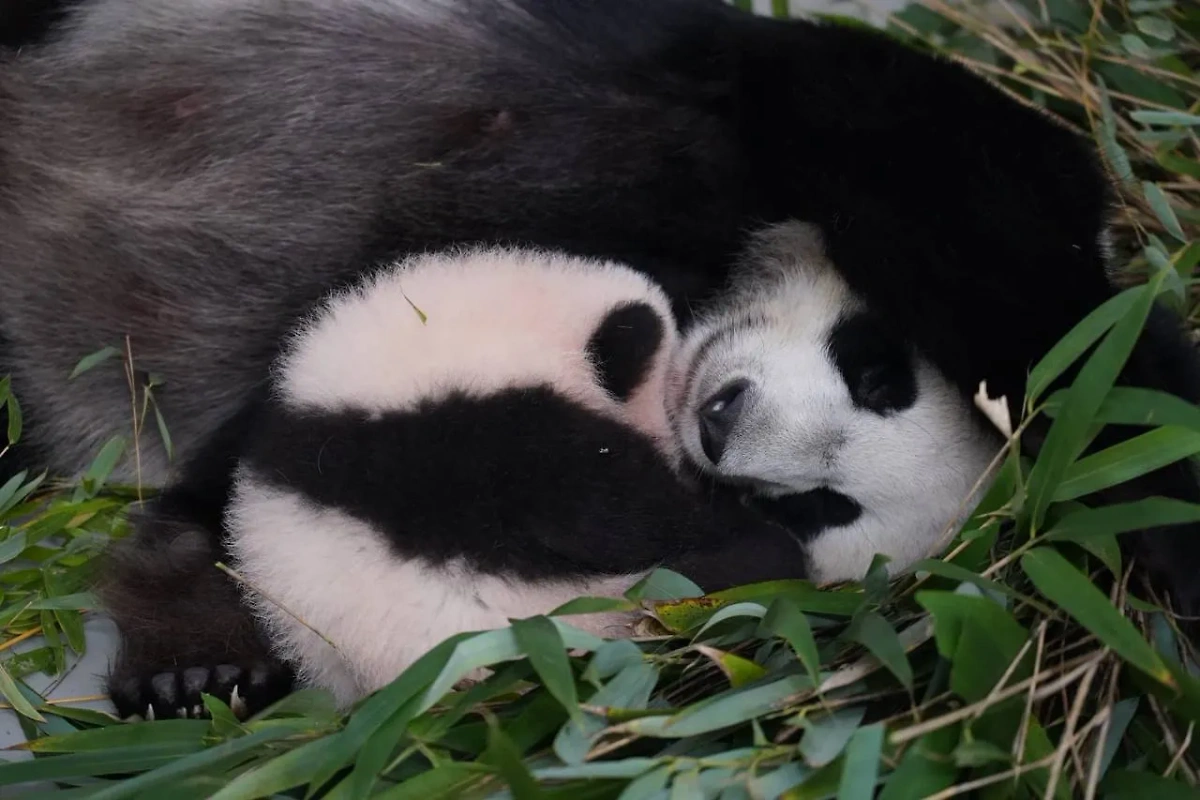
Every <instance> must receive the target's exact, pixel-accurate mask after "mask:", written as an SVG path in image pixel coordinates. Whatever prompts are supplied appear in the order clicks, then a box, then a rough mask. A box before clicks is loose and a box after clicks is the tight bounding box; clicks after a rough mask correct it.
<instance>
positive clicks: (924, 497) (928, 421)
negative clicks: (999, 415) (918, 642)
mask: <svg viewBox="0 0 1200 800" xmlns="http://www.w3.org/2000/svg"><path fill="white" fill-rule="evenodd" d="M669 406H670V411H671V415H672V422H673V425H674V429H675V432H676V435H677V438H678V442H679V445H680V447H681V449H682V451H683V453H684V462H685V464H688V465H690V466H692V467H694V468H695V469H698V470H699V471H700V472H702V473H705V474H707V475H709V476H711V477H712V478H714V479H715V480H716V481H717V482H718V483H720V484H727V485H734V486H741V487H744V488H745V489H746V490H748V494H749V495H751V496H754V497H756V498H758V499H759V502H760V503H761V504H762V505H763V506H764V508H773V509H774V511H776V512H778V513H779V515H780V516H781V518H782V519H783V521H785V522H788V515H789V514H793V515H796V516H797V522H798V523H800V527H806V526H808V527H810V528H811V527H818V528H821V529H823V530H821V531H820V532H817V533H815V535H814V538H813V540H812V541H811V544H810V550H811V552H810V556H811V559H812V565H813V571H814V576H813V577H814V578H816V579H818V580H821V581H835V580H848V579H858V578H861V577H862V575H863V574H864V573H865V571H866V569H867V567H868V566H869V565H870V562H871V559H872V557H873V556H874V554H876V553H882V554H884V555H887V556H888V557H889V558H891V560H892V561H891V565H890V566H891V568H892V570H893V571H899V570H901V569H903V568H904V567H906V566H908V565H909V564H911V563H912V562H913V561H916V560H918V559H920V558H923V557H925V556H927V555H929V554H930V553H931V552H933V551H935V550H936V549H937V548H938V547H939V546H940V545H941V544H942V543H943V541H944V538H943V537H944V534H945V533H947V529H948V528H949V526H950V525H951V523H954V522H956V521H957V520H958V519H959V518H960V517H961V516H962V515H963V514H964V513H967V512H969V511H970V510H971V507H972V505H973V502H969V501H974V500H977V499H978V494H976V495H974V496H971V497H969V495H970V494H971V489H972V487H973V486H974V485H975V484H976V482H977V481H978V479H979V478H980V476H981V475H982V474H983V473H984V471H985V469H986V467H987V465H988V463H989V462H990V460H991V458H992V457H993V456H994V454H995V452H996V449H997V447H998V442H997V441H996V440H995V439H994V434H993V433H992V432H991V431H989V430H987V429H985V428H984V427H983V426H982V425H981V424H980V423H979V422H978V421H977V419H976V417H975V415H974V413H973V412H972V410H971V409H970V408H969V407H968V405H967V403H966V402H965V400H964V399H963V398H962V396H961V395H960V394H959V393H958V392H957V391H956V390H955V389H954V387H952V386H951V385H950V384H949V383H947V382H946V381H945V380H944V379H943V378H942V377H941V375H940V374H939V373H938V372H937V371H936V370H934V369H933V368H932V367H931V366H930V365H929V364H928V363H927V362H925V361H924V360H923V359H921V358H920V356H919V355H918V354H916V353H915V352H914V351H913V350H912V348H911V347H909V346H908V344H907V343H906V342H905V341H904V340H903V339H902V338H901V337H898V336H896V335H895V334H894V333H893V332H891V331H889V330H888V329H887V327H886V326H885V325H884V323H883V322H882V320H881V319H880V318H878V317H877V316H875V315H873V314H871V313H870V312H869V310H868V309H866V308H865V307H863V306H862V304H861V303H860V302H858V300H857V299H856V298H855V297H854V296H853V295H852V294H851V293H850V291H849V289H848V287H847V286H846V285H845V283H844V282H843V281H842V279H841V277H840V276H839V274H838V273H837V272H836V270H834V268H833V267H832V265H831V264H830V263H829V262H828V260H827V259H826V258H825V256H824V254H823V249H822V245H821V241H820V237H819V234H818V232H817V231H816V230H815V229H814V228H812V227H810V226H808V225H802V224H799V223H789V224H787V225H781V226H777V227H774V228H771V229H769V230H768V231H766V232H765V233H763V234H760V235H759V236H758V237H757V239H756V241H755V242H754V243H753V245H752V247H751V248H750V249H749V250H748V254H747V259H746V263H745V264H744V265H742V268H741V269H740V270H739V273H738V275H737V277H736V278H735V283H734V286H733V287H732V291H731V293H730V294H729V295H727V296H726V297H724V298H722V300H721V303H720V304H719V305H718V306H717V307H716V308H715V309H714V310H713V311H712V312H710V313H709V314H708V315H707V316H702V317H701V318H700V319H699V320H698V322H697V324H696V325H695V327H694V328H693V329H692V330H691V331H689V333H688V334H687V336H686V337H685V340H684V343H683V346H682V348H681V350H680V353H679V356H678V359H677V363H676V365H675V368H674V370H673V374H672V380H671V387H670V390H669ZM830 526H832V527H830ZM799 532H801V533H812V531H799Z"/></svg>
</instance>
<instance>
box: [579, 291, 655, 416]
mask: <svg viewBox="0 0 1200 800" xmlns="http://www.w3.org/2000/svg"><path fill="white" fill-rule="evenodd" d="M665 334H666V329H665V323H664V321H663V318H662V315H660V314H659V312H657V311H655V310H654V308H653V307H652V306H650V305H649V304H647V303H624V304H622V305H619V306H616V307H614V308H612V309H610V310H609V312H608V313H607V314H606V315H605V316H604V319H603V320H601V322H600V325H599V326H598V327H597V328H596V330H595V331H593V333H592V335H591V338H590V339H588V343H587V353H588V356H589V357H590V358H591V361H592V364H593V365H594V367H595V369H596V380H597V381H598V382H599V384H600V386H601V387H603V389H604V390H605V391H606V392H608V393H609V394H610V395H612V396H613V397H614V398H616V399H617V400H619V401H621V402H625V401H627V400H629V398H630V397H632V396H633V393H634V392H635V391H636V390H637V388H638V387H639V386H641V385H642V384H643V383H644V382H645V381H646V378H647V376H648V375H649V373H650V371H651V369H652V368H653V366H654V362H655V359H656V358H657V357H658V356H659V350H660V349H661V348H662V344H663V338H664V336H665Z"/></svg>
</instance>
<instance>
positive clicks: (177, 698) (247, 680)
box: [109, 662, 294, 720]
mask: <svg viewBox="0 0 1200 800" xmlns="http://www.w3.org/2000/svg"><path fill="white" fill-rule="evenodd" d="M130 672H131V671H130V670H122V671H121V673H122V674H120V675H113V676H111V677H110V680H109V694H110V695H111V697H112V701H113V704H114V705H115V706H116V708H117V713H118V715H119V716H120V717H121V718H122V719H128V718H130V717H140V718H143V719H146V718H153V719H156V720H157V719H177V718H184V719H207V718H208V717H209V714H208V709H207V708H205V706H204V700H203V698H202V697H201V694H208V695H212V696H213V697H216V698H217V699H219V700H221V701H222V702H223V703H225V704H226V705H229V706H230V707H231V709H232V710H233V711H234V713H235V714H236V715H237V716H238V717H239V718H245V717H247V716H252V715H254V714H257V713H258V712H259V711H262V710H263V709H264V708H266V707H267V706H269V705H271V704H272V703H275V702H277V701H278V700H280V699H282V698H283V697H285V696H286V695H287V694H288V693H289V692H290V691H291V690H292V687H293V683H294V678H293V673H292V672H291V670H289V669H287V668H285V667H283V666H282V665H279V664H274V663H263V662H257V663H254V664H250V665H247V666H245V667H241V666H237V665H235V664H219V665H216V666H214V667H207V666H194V667H185V668H180V669H169V670H162V669H161V668H158V669H154V670H145V671H142V672H140V673H134V674H130ZM235 690H236V692H237V698H236V701H235V700H234V692H235ZM235 706H236V707H235Z"/></svg>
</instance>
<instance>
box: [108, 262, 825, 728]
mask: <svg viewBox="0 0 1200 800" xmlns="http://www.w3.org/2000/svg"><path fill="white" fill-rule="evenodd" d="M677 345H678V334H677V332H676V328H675V324H674V322H673V319H672V316H671V311H670V305H669V303H668V301H667V299H666V296H665V294H664V293H663V292H662V290H661V289H660V288H659V287H658V286H657V285H656V284H654V283H653V282H652V281H651V280H650V279H648V278H646V277H645V276H644V275H642V274H641V273H638V272H635V271H634V270H632V269H630V268H627V267H624V266H619V265H617V264H614V263H608V262H600V261H592V260H585V259H581V258H574V257H568V256H565V255H557V254H552V253H547V252H540V251H530V250H505V249H471V250H458V251H450V252H446V253H441V254H437V255H418V256H412V257H410V258H408V259H407V260H405V261H403V262H401V263H400V264H398V265H396V266H394V267H391V268H388V269H384V270H381V271H379V272H378V273H377V274H375V275H373V276H372V277H370V278H367V279H365V280H364V281H362V282H360V283H359V284H358V285H356V286H355V287H354V288H351V289H348V290H345V291H342V292H339V293H336V294H334V295H333V296H332V297H331V298H330V299H329V300H328V301H327V302H326V303H324V304H323V305H322V306H321V307H320V308H319V309H318V310H317V311H316V312H315V313H313V314H312V315H311V316H310V317H309V318H308V319H307V320H306V321H304V322H303V323H302V324H301V325H300V326H299V328H298V330H297V331H296V332H295V333H293V334H292V335H291V336H290V337H289V339H288V340H287V341H286V343H285V345H284V347H283V352H282V354H281V356H280V357H279V359H278V360H277V362H276V366H275V368H274V370H273V374H272V378H271V392H270V396H269V398H268V399H267V400H266V401H265V403H264V405H263V407H262V408H261V410H260V412H259V413H258V414H257V416H256V418H255V421H254V423H253V424H252V425H247V426H246V428H245V433H246V435H245V438H244V440H243V441H242V444H241V454H240V458H239V462H238V465H237V467H236V469H235V470H234V473H233V484H232V487H231V491H230V492H229V501H228V504H227V508H226V513H225V515H224V520H216V521H213V522H212V523H210V526H211V528H214V529H215V531H213V530H210V532H209V536H210V539H209V540H210V541H219V540H220V537H221V527H222V525H223V528H224V537H225V538H224V544H223V549H224V553H222V552H220V549H217V548H211V547H210V548H209V551H208V552H207V553H205V551H204V546H203V544H204V534H203V533H199V534H198V533H196V532H195V531H194V530H193V531H187V530H182V531H181V530H180V525H179V523H178V521H177V520H174V519H170V518H169V517H168V515H167V514H166V513H163V512H161V511H159V512H155V511H152V512H151V513H150V514H149V515H148V516H146V517H145V518H144V519H143V520H142V522H141V523H139V525H138V526H137V533H136V535H135V537H134V540H133V541H132V542H131V543H129V544H127V545H125V546H124V547H123V549H122V550H120V551H118V552H117V554H116V556H115V563H116V564H117V569H116V571H112V570H110V574H111V575H114V576H116V577H117V579H116V580H115V581H111V582H110V584H109V586H108V587H107V589H106V590H104V591H103V592H102V597H104V598H105V601H106V604H107V605H108V606H109V608H110V609H112V610H113V614H114V617H115V618H116V620H117V624H118V627H119V628H120V629H121V632H122V637H123V639H124V640H125V641H124V646H125V647H128V648H130V649H129V652H128V653H122V654H121V655H119V657H118V663H117V666H116V668H115V669H114V670H113V672H112V675H111V676H110V692H111V694H112V696H113V697H114V699H115V700H116V702H117V705H118V710H119V711H121V712H122V713H123V714H125V715H128V714H132V713H143V714H147V713H148V714H150V715H153V716H156V717H163V716H174V715H176V714H180V713H182V714H183V715H185V716H186V715H188V714H189V713H199V708H198V706H199V692H201V691H208V692H213V693H220V692H222V691H224V692H226V693H228V694H229V695H230V696H235V695H234V694H233V692H232V686H231V685H230V684H231V683H236V682H237V681H238V680H239V679H240V680H241V681H242V683H239V684H238V693H237V695H236V696H237V697H238V698H239V701H240V702H241V703H242V704H243V705H246V706H249V707H258V706H261V705H263V704H264V703H265V702H267V701H269V700H270V699H272V698H273V697H274V696H278V694H280V693H281V692H282V691H283V688H284V687H285V684H286V683H287V672H288V670H284V669H280V668H279V665H278V664H274V663H273V662H272V660H271V659H275V658H278V659H280V660H282V661H283V662H284V665H286V666H287V667H288V668H290V669H292V670H294V671H295V673H296V676H297V677H298V678H299V679H300V681H301V682H303V683H305V684H307V685H311V686H319V687H323V688H326V689H329V690H330V691H332V693H333V694H334V695H335V697H336V698H337V700H338V701H339V703H341V704H343V705H347V704H349V703H352V702H353V701H354V700H356V699H358V698H359V697H361V696H363V695H364V694H366V693H369V692H371V691H374V690H375V689H378V688H380V687H381V686H383V685H385V684H386V683H388V682H389V681H391V680H392V679H394V678H395V677H396V675H397V674H399V673H400V672H401V671H402V670H403V669H404V668H405V667H407V666H408V665H409V664H410V663H411V662H412V661H413V660H415V659H416V658H417V657H418V656H420V655H421V654H423V653H424V652H425V651H426V650H428V649H429V648H430V647H432V646H433V645H435V644H436V643H438V642H439V641H441V640H443V639H445V638H446V637H447V636H450V635H452V634H454V633H457V632H462V631H471V630H486V629H491V628H496V627H503V626H505V625H507V624H508V620H509V619H510V618H519V617H527V616H531V615H536V614H544V613H548V612H550V611H552V610H553V609H554V608H556V607H557V606H559V605H561V604H562V603H564V602H566V601H567V600H569V599H571V598H574V597H577V596H579V595H601V596H620V595H621V594H622V593H623V592H624V591H625V590H627V589H628V588H629V587H630V586H632V585H633V584H634V583H635V582H636V581H637V580H639V579H640V578H642V577H643V576H644V575H645V574H647V573H648V572H649V571H651V570H652V569H653V568H655V567H658V566H666V567H668V568H671V569H675V570H677V571H679V572H683V573H685V574H687V575H688V576H690V577H691V578H692V579H693V580H695V581H697V582H698V583H699V584H700V585H701V586H703V587H704V588H705V589H708V590H715V589H720V588H723V587H726V586H729V585H732V584H736V583H749V582H753V581H756V580H766V579H772V578H783V577H800V576H803V575H805V574H806V573H807V564H806V562H805V556H804V551H803V549H802V547H801V545H800V543H799V542H798V540H797V539H796V538H794V537H793V536H792V535H791V534H790V533H789V532H788V531H787V530H785V529H784V528H783V527H782V526H780V525H778V524H777V523H773V522H770V521H767V520H765V519H764V518H762V516H761V515H759V514H757V513H756V512H753V511H752V510H750V509H747V508H744V507H741V506H738V505H735V504H728V505H718V504H716V501H713V500H711V499H709V498H705V497H702V496H701V495H698V494H696V493H695V492H693V491H691V490H690V489H689V488H688V487H686V486H685V485H684V483H683V482H682V481H680V480H679V477H678V471H677V467H676V464H677V454H676V450H675V445H674V438H673V436H672V431H671V428H670V424H669V421H668V418H667V414H666V408H665V405H664V402H663V398H664V396H665V393H666V388H665V383H666V380H667V377H668V370H669V368H670V365H671V359H672V356H673V355H674V352H675V349H676V347H677ZM185 490H186V487H181V488H180V489H174V490H172V492H174V494H172V492H168V499H167V500H166V501H165V503H166V504H168V505H169V504H170V503H171V502H173V501H172V500H171V499H170V498H171V497H172V496H176V495H177V494H178V492H179V491H185ZM162 507H163V506H161V505H160V507H159V508H160V509H161V508H162ZM183 527H184V528H187V527H188V526H187V525H184V526H183ZM192 527H194V523H193V525H192ZM214 549H215V550H216V552H213V551H214ZM197 551H199V552H198V553H197ZM150 553H157V554H158V564H159V566H160V567H161V568H162V569H166V570H167V571H172V570H173V571H174V572H173V575H174V577H173V578H172V579H170V580H169V581H166V583H167V584H170V585H172V586H173V587H174V591H175V592H177V593H187V590H186V589H184V588H182V587H185V586H195V585H202V584H204V583H205V582H206V581H211V580H213V576H214V575H215V574H216V572H215V569H214V567H213V561H216V560H219V559H220V558H222V557H227V558H228V560H229V561H230V562H231V566H232V567H233V569H234V570H235V571H236V573H237V574H238V575H239V576H240V578H241V579H242V582H243V584H244V586H246V587H250V588H249V589H247V590H245V591H244V592H243V593H242V600H243V602H245V603H246V604H247V605H248V606H249V607H250V609H251V611H252V613H253V617H254V618H255V619H256V620H257V623H258V626H257V627H258V630H259V631H260V635H259V637H258V638H257V639H256V638H255V637H254V636H253V635H249V634H248V633H247V630H248V628H250V627H254V626H252V625H250V626H248V625H246V624H243V621H242V620H240V619H239V609H238V607H237V603H238V600H237V598H236V595H235V594H234V593H232V592H230V591H229V589H228V587H225V588H221V587H219V586H208V587H207V588H206V589H205V590H204V591H203V592H201V593H199V594H198V595H197V594H190V596H185V594H178V595H177V596H175V597H162V598H158V601H156V599H155V598H153V597H151V596H149V595H148V592H147V588H146V587H147V585H148V584H149V582H150V581H151V580H163V576H162V575H161V574H157V575H155V574H152V573H154V572H155V571H156V570H155V568H154V567H153V566H151V565H149V564H147V563H146V562H145V561H144V560H145V559H146V558H147V557H148V555H147V554H150ZM122 565H126V566H128V565H133V566H132V567H130V568H128V569H124V568H123V567H122ZM122 569H123V571H122ZM222 577H223V576H222ZM165 593H166V592H164V594H165ZM176 597H177V599H176ZM201 608H203V609H205V611H204V612H203V614H204V616H205V617H206V618H207V619H225V620H228V622H227V623H226V627H227V628H229V629H231V630H233V629H236V630H238V631H240V632H241V634H240V635H241V637H242V639H241V644H239V645H237V646H236V647H231V646H230V642H229V637H227V636H221V635H220V634H219V633H218V632H216V631H211V630H208V629H207V627H208V626H210V625H211V623H209V622H201V623H200V625H201V626H204V627H205V630H201V631H197V629H196V627H195V626H192V625H188V624H187V623H188V621H189V620H191V619H192V618H193V617H194V616H196V615H197V614H198V609H201ZM244 613H245V612H244V610H243V611H242V614H244ZM148 615H149V616H151V617H153V618H154V619H152V620H147V616H148ZM155 620H157V621H155ZM300 620H303V622H300ZM629 621H631V618H630V617H626V616H620V615H585V616H581V617H573V618H572V619H571V622H572V623H573V624H577V625H578V626H580V627H582V628H584V629H586V630H591V631H593V632H595V633H597V634H601V635H609V636H619V635H621V632H622V629H623V626H624V625H626V624H627V623H628V622H629ZM201 636H202V637H206V638H207V640H208V641H206V642H198V641H196V637H201ZM264 640H265V641H264ZM330 642H333V643H334V644H335V645H336V649H335V648H334V647H333V646H331V645H330ZM264 644H265V646H264ZM148 647H149V648H150V649H151V650H152V651H153V652H152V654H151V655H150V656H147V655H146V653H147V648H148ZM181 654H182V655H181ZM239 676H240V678H239ZM255 692H257V696H251V695H254V693H255Z"/></svg>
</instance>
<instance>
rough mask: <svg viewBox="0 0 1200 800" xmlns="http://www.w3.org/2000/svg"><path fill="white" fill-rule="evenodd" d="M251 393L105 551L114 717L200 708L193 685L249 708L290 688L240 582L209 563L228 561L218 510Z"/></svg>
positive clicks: (104, 600)
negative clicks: (115, 645)
mask: <svg viewBox="0 0 1200 800" xmlns="http://www.w3.org/2000/svg"><path fill="white" fill-rule="evenodd" d="M260 401H261V394H256V395H255V396H254V397H253V398H252V400H251V402H248V403H247V404H246V405H244V406H243V407H242V409H241V410H240V411H239V412H238V413H237V414H235V415H234V416H233V417H231V418H230V419H229V420H228V421H227V422H226V423H225V424H224V425H223V426H222V427H221V428H220V429H219V430H218V431H217V433H216V434H215V435H214V436H213V437H212V439H211V440H210V441H209V442H208V443H207V444H206V446H205V447H204V448H201V449H200V450H199V451H198V452H197V453H196V454H194V456H193V457H192V458H191V459H189V460H188V462H187V463H186V464H185V465H184V468H183V469H182V471H181V473H180V475H179V476H178V477H177V479H176V481H175V482H174V483H172V484H171V485H170V486H169V487H167V489H166V490H165V491H164V492H163V493H162V494H161V495H160V496H158V497H157V498H154V499H153V500H152V501H150V502H149V503H148V504H147V505H146V506H145V507H144V508H141V509H138V510H137V511H136V512H135V513H134V514H133V517H132V519H131V523H132V527H133V531H132V532H131V533H130V535H129V536H128V537H127V538H125V539H123V540H121V541H119V542H118V543H116V544H115V545H113V546H112V547H110V548H109V550H108V551H107V552H106V553H105V555H104V561H103V563H102V565H101V569H100V571H99V575H100V580H99V582H98V585H97V587H96V591H97V594H98V596H99V598H100V600H101V604H102V605H103V607H104V608H105V610H106V611H107V612H108V613H109V614H110V615H111V616H112V618H113V620H114V622H115V623H116V625H117V629H118V631H119V633H120V637H121V647H120V649H119V651H118V653H117V657H116V660H115V662H114V663H113V664H112V665H111V667H110V671H109V674H108V677H107V679H106V680H107V685H108V690H109V694H110V696H111V698H112V701H113V703H114V705H115V706H116V708H117V711H118V712H119V713H120V715H121V716H122V717H127V716H130V715H135V714H136V715H138V716H142V717H146V716H148V715H150V714H153V715H154V717H155V718H156V719H162V718H170V717H176V716H189V717H193V716H196V715H197V713H198V712H199V714H200V715H201V716H204V715H207V713H208V712H207V709H205V708H204V705H203V702H202V700H201V697H200V694H201V692H203V693H206V694H210V695H213V696H214V697H216V698H218V699H220V700H222V701H224V702H226V703H229V704H232V705H233V706H234V711H235V712H238V713H241V714H243V715H245V714H253V713H256V712H257V711H260V710H262V709H263V708H265V707H266V706H267V705H269V704H270V703H272V702H274V701H275V700H278V699H280V698H281V697H283V696H284V695H285V694H287V693H288V692H289V691H290V690H291V689H292V688H293V685H294V675H293V674H292V671H291V669H290V668H289V667H288V666H287V665H285V664H284V663H283V662H282V661H281V660H279V659H278V658H277V657H276V656H275V655H274V654H273V653H272V650H271V647H270V642H269V640H268V639H267V638H266V637H265V636H264V635H263V633H262V631H261V630H260V629H259V627H258V625H257V623H256V622H255V621H254V618H253V615H252V614H251V613H250V610H249V608H248V607H247V606H246V605H245V603H244V602H243V599H242V591H241V589H240V587H239V586H238V585H237V583H236V581H235V579H234V578H233V577H231V576H230V574H229V573H227V572H225V571H223V570H221V569H220V568H219V567H218V566H217V565H218V564H219V563H223V564H228V563H229V562H230V557H229V554H228V552H227V550H226V548H225V544H224V539H223V515H224V510H225V506H226V503H227V501H228V495H229V491H230V487H231V482H232V475H233V470H234V468H235V466H236V464H237V461H236V459H235V458H232V457H231V456H230V455H229V454H230V453H233V452H236V449H237V442H239V441H241V440H242V439H243V438H244V437H245V436H246V435H247V434H248V432H249V431H250V430H251V429H252V426H253V424H254V420H255V418H256V414H257V413H258V412H259V410H260V408H261V406H260V405H259V403H260ZM235 689H236V699H235V695H234V690H235Z"/></svg>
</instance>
